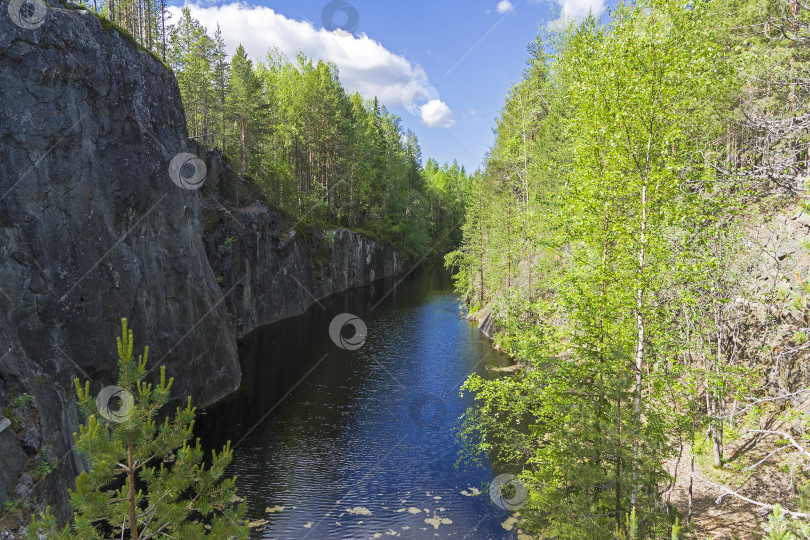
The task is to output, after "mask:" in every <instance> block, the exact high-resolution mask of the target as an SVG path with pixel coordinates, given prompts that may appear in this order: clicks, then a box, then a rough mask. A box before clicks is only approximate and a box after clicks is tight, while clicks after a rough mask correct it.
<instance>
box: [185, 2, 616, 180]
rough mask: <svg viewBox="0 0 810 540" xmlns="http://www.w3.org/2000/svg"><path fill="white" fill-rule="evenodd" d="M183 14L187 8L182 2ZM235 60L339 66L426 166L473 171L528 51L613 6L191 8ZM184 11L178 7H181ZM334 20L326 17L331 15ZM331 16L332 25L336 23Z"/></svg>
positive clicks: (203, 5)
mask: <svg viewBox="0 0 810 540" xmlns="http://www.w3.org/2000/svg"><path fill="white" fill-rule="evenodd" d="M175 5H176V6H179V5H183V4H182V3H175ZM186 5H187V6H188V7H189V8H190V9H191V12H192V16H194V17H195V18H197V19H199V20H200V21H201V22H202V23H203V25H205V26H206V27H207V28H208V30H209V33H213V31H214V29H215V28H216V24H217V23H219V24H220V25H221V27H222V31H223V37H224V38H225V41H226V44H227V46H228V52H229V53H231V54H232V53H233V51H234V50H235V49H236V47H237V45H239V43H242V44H244V46H245V48H246V50H247V52H248V55H249V56H250V57H251V58H252V59H254V60H260V59H262V58H263V57H264V56H265V54H266V51H267V49H268V47H269V46H270V45H275V46H277V47H278V48H279V49H280V50H282V52H284V53H285V54H287V55H288V56H290V57H294V54H295V51H297V50H303V52H304V53H306V54H307V55H308V56H310V57H315V58H319V59H323V60H329V61H333V62H335V63H336V64H337V65H338V68H339V69H340V76H341V81H342V82H343V84H344V86H345V87H347V89H348V90H350V91H354V90H357V91H359V92H360V93H361V94H363V95H364V96H365V97H372V96H373V95H377V96H379V97H380V99H381V101H382V102H383V103H384V104H385V105H386V106H387V107H388V109H389V110H390V111H391V112H393V113H394V114H397V115H399V116H400V117H401V118H402V123H403V126H404V127H405V128H408V129H411V130H413V131H414V132H415V133H416V135H417V137H418V138H419V142H420V144H421V146H422V156H423V161H427V158H429V157H432V158H434V159H437V160H438V161H439V162H445V161H448V162H450V161H453V160H458V162H459V163H461V164H462V165H464V166H465V167H466V168H467V170H468V171H470V172H472V171H473V170H475V169H476V168H478V167H479V166H480V165H481V164H482V160H483V158H484V155H485V153H486V151H487V150H488V148H489V147H490V145H491V144H492V141H493V134H492V128H493V126H494V125H495V119H496V118H497V115H498V112H499V110H500V107H501V106H502V104H503V100H504V96H505V95H506V92H507V90H508V89H509V87H510V86H511V85H512V84H513V83H514V82H515V81H517V80H518V79H519V77H520V74H521V72H522V71H523V68H524V65H525V61H526V58H527V55H528V53H527V51H526V47H527V45H528V44H529V43H530V42H532V41H533V40H534V38H535V36H536V35H537V33H538V30H539V29H540V28H541V27H544V26H545V25H548V24H549V23H551V22H552V21H554V20H555V19H557V18H559V17H560V16H567V17H571V18H581V17H582V16H584V15H585V14H587V12H588V11H589V10H593V11H594V12H595V13H599V14H601V15H603V16H605V17H606V16H607V14H606V6H607V5H615V1H611V0H511V1H510V0H466V1H464V0H436V1H433V2H429V1H424V2H423V1H411V2H383V1H380V0H377V1H366V0H338V1H337V2H336V1H327V0H298V1H295V2H290V1H286V2H281V1H274V0H256V1H253V0H248V1H243V2H222V1H213V2H212V1H211V0H198V1H197V2H196V3H195V2H186ZM175 10H176V8H175ZM324 14H325V16H324ZM330 15H331V16H330Z"/></svg>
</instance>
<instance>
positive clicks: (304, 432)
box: [197, 268, 511, 539]
mask: <svg viewBox="0 0 810 540" xmlns="http://www.w3.org/2000/svg"><path fill="white" fill-rule="evenodd" d="M394 283H395V282H394V281H393V280H387V281H381V282H377V283H376V284H375V285H373V286H371V287H366V288H363V289H357V290H353V291H349V292H347V293H344V294H340V295H337V296H335V297H333V298H330V299H327V300H321V301H320V303H321V304H322V306H323V307H319V306H317V305H316V306H313V308H311V309H310V310H309V311H308V312H307V313H306V314H305V315H302V316H300V317H296V318H293V319H287V320H285V321H281V322H279V323H276V324H273V325H270V326H267V327H264V328H261V329H259V330H257V331H255V332H254V333H253V334H252V335H251V336H248V338H246V339H245V340H244V342H243V343H242V344H241V345H240V357H241V360H242V365H243V370H244V375H243V380H242V387H241V388H240V390H239V391H238V392H237V393H236V394H234V395H233V396H231V397H230V398H229V399H228V400H226V401H225V402H223V403H222V404H220V405H218V406H216V407H212V408H209V410H207V411H205V412H206V414H205V415H204V416H202V417H201V418H200V422H199V425H198V429H197V432H198V435H200V436H201V437H203V440H204V441H205V442H206V444H207V445H208V446H212V447H218V446H221V445H222V444H223V443H224V442H225V441H226V440H228V439H230V440H231V441H233V442H234V443H237V442H238V445H237V446H236V449H235V458H234V463H233V464H232V466H231V470H232V473H233V474H236V475H238V477H239V480H238V487H239V492H240V494H241V495H242V496H245V497H246V498H247V502H248V509H249V510H248V511H249V517H250V519H251V520H267V525H266V526H265V527H264V528H263V529H261V530H259V531H258V532H257V533H256V537H257V538H313V539H315V538H318V539H319V538H381V537H382V538H385V537H400V538H425V537H435V536H439V537H453V538H510V537H511V535H510V534H511V533H508V532H507V531H506V530H504V529H503V527H502V526H501V523H502V522H503V521H505V520H506V518H507V517H508V514H507V513H506V512H505V511H503V510H500V509H499V508H497V507H495V506H494V505H493V504H492V503H491V501H490V500H489V497H488V496H487V495H486V487H487V483H488V482H489V481H490V480H491V479H492V478H493V477H494V476H496V474H497V472H495V473H493V472H492V471H491V470H489V469H488V468H483V467H481V468H461V469H457V468H456V466H455V463H456V460H457V458H458V452H459V445H458V442H457V440H456V437H455V432H454V430H455V429H456V428H457V427H458V418H459V416H460V415H461V414H462V413H463V412H464V410H465V408H466V407H467V406H468V405H469V401H468V400H466V399H461V398H460V397H459V395H458V388H459V386H460V385H461V383H462V382H463V381H464V379H465V378H466V377H467V375H468V374H469V373H470V372H472V371H473V370H477V371H479V372H484V371H485V369H484V367H485V366H486V365H499V366H500V365H505V362H506V361H505V359H504V358H503V357H502V356H501V355H500V354H498V353H496V352H493V351H492V349H491V348H490V347H489V344H488V343H487V342H486V341H485V340H484V339H483V338H482V337H481V336H480V334H479V333H478V331H477V329H476V328H475V326H474V325H472V324H470V323H469V322H467V321H466V320H465V319H464V318H463V314H462V313H461V307H460V305H459V301H458V300H457V298H455V296H454V295H453V294H452V288H451V283H450V280H449V276H447V274H446V273H445V272H444V271H442V270H441V269H435V268H434V269H430V270H425V271H423V272H421V273H419V274H417V275H416V276H411V277H409V278H408V279H406V280H405V281H404V282H403V283H400V284H399V285H398V286H397V287H396V288H395V289H394V292H390V291H391V289H392V287H393V285H394ZM381 300H382V301H381ZM341 313H351V314H354V315H356V316H357V317H359V318H360V319H361V320H362V321H363V322H364V323H365V325H366V327H367V335H366V338H365V342H364V343H363V345H362V346H361V347H360V348H357V349H356V350H347V349H345V348H341V347H339V346H338V345H336V344H335V342H334V341H333V340H332V339H330V335H329V326H330V322H331V321H332V320H333V318H334V317H335V316H337V315H339V314H341ZM346 337H348V338H350V337H351V335H347V336H346ZM478 491H480V492H481V493H482V495H480V496H471V494H473V493H476V492H478Z"/></svg>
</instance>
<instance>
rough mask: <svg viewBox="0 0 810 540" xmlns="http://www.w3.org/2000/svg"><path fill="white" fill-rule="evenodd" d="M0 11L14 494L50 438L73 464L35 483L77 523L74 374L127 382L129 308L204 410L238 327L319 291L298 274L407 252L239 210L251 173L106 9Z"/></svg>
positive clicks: (220, 389)
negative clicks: (188, 155)
mask: <svg viewBox="0 0 810 540" xmlns="http://www.w3.org/2000/svg"><path fill="white" fill-rule="evenodd" d="M2 11H3V13H0V95H2V98H0V406H2V407H4V408H8V407H7V405H8V404H10V403H11V402H13V401H15V400H17V401H18V402H19V398H20V397H25V396H26V395H27V394H28V395H30V396H32V399H30V400H23V401H22V404H21V405H20V406H19V407H17V409H22V410H21V411H20V421H19V424H18V425H17V426H16V431H15V429H12V428H11V427H7V428H6V429H5V430H4V431H2V432H0V449H2V453H0V470H1V471H2V474H0V502H2V497H4V496H5V497H8V496H12V494H14V493H15V491H16V487H17V485H18V483H19V482H20V478H23V477H26V476H25V473H24V470H23V469H24V467H26V463H25V458H26V451H28V452H29V453H33V454H37V453H42V452H41V449H45V448H47V449H48V453H49V454H51V455H53V456H56V457H59V458H60V461H59V466H58V467H57V468H56V470H55V472H53V473H52V474H50V475H47V476H46V477H45V478H35V481H34V482H32V483H31V484H30V485H29V486H27V487H26V489H25V490H23V494H24V495H25V496H26V497H29V498H30V497H32V498H36V499H37V500H39V501H41V502H42V503H43V505H44V503H47V504H50V505H52V506H54V511H55V512H56V513H57V514H58V515H61V516H66V515H68V511H69V507H68V505H67V488H68V487H71V486H72V485H73V479H74V477H75V475H76V474H77V471H79V470H81V469H82V467H83V463H82V461H81V458H80V457H79V456H77V455H75V454H74V453H73V451H72V442H73V439H72V433H73V432H74V431H75V430H76V426H77V424H78V423H79V422H80V421H81V418H80V416H79V414H78V410H77V408H76V406H75V399H74V389H73V378H74V377H79V378H81V379H82V380H90V381H91V389H92V391H94V392H97V391H99V390H100V389H101V388H103V387H105V386H108V385H111V384H114V383H115V381H116V378H117V373H116V360H117V354H116V349H115V339H114V338H115V336H116V335H117V333H118V332H120V326H119V325H120V319H121V317H127V318H128V319H129V321H130V326H131V328H133V330H134V331H135V339H136V344H135V348H136V350H142V348H143V346H144V345H146V344H148V345H149V347H150V353H149V366H152V367H156V366H159V365H164V364H165V365H166V366H167V374H168V375H169V376H173V377H174V378H175V383H174V386H173V395H174V396H179V397H182V396H185V395H191V396H192V398H193V401H194V403H195V405H197V406H205V405H208V404H211V403H213V402H215V401H217V400H219V399H221V398H222V397H224V396H225V395H227V394H229V393H230V392H232V391H234V390H235V389H236V388H237V387H238V386H239V383H240V377H241V372H240V368H239V360H238V355H237V347H236V337H237V335H244V334H245V333H247V332H249V331H250V330H251V329H252V328H253V327H255V326H257V325H260V324H265V323H268V322H272V321H274V320H277V319H279V318H281V317H285V316H289V315H293V314H296V313H300V312H301V311H303V310H304V309H305V308H306V307H307V306H308V305H310V304H311V303H312V302H313V300H312V299H311V298H309V296H308V294H307V293H306V292H305V291H304V289H303V288H299V287H297V286H296V284H295V280H298V281H300V283H302V284H303V285H304V286H305V287H306V289H308V290H310V291H311V292H312V293H313V294H314V295H316V296H318V295H325V294H329V293H332V292H335V291H337V290H341V289H345V288H347V287H352V286H357V285H362V284H365V283H368V282H370V281H371V280H373V279H375V278H380V277H384V276H386V275H392V274H393V273H394V272H396V271H397V270H398V269H399V268H400V263H398V262H397V261H396V258H395V257H396V255H395V253H394V251H393V248H391V247H390V246H387V245H383V244H381V243H379V242H376V241H373V240H370V239H367V238H364V237H362V236H360V235H357V234H354V233H350V232H348V231H343V230H337V231H327V232H325V233H317V232H313V231H310V232H305V231H302V230H296V234H295V238H292V234H293V233H292V231H291V230H289V228H282V227H281V225H280V222H281V221H280V219H281V218H280V216H278V215H277V213H275V212H273V211H271V210H269V209H267V208H266V207H265V206H263V205H262V204H261V203H254V202H253V201H248V203H249V204H248V205H247V206H246V207H245V208H241V209H239V210H236V209H234V208H229V206H230V204H231V203H230V200H231V196H232V195H238V194H239V192H238V188H239V185H240V182H244V181H243V180H241V179H239V178H238V177H237V176H236V175H235V174H234V173H233V171H231V170H230V169H229V168H228V167H227V166H226V165H225V164H224V163H223V162H222V160H221V159H219V161H216V160H215V159H214V157H216V156H217V155H216V154H215V153H213V152H207V151H206V150H205V149H201V148H200V147H199V146H198V145H197V144H196V143H195V142H194V141H191V140H189V139H188V138H187V134H186V128H185V118H184V113H183V109H182V103H181V100H180V95H179V91H178V87H177V82H176V80H175V78H174V76H173V75H172V74H171V73H170V72H169V71H168V70H167V69H166V68H165V67H164V66H163V65H161V64H160V63H159V62H157V61H156V60H155V59H153V58H151V57H150V55H148V54H147V53H145V52H141V51H138V50H137V48H136V47H135V46H134V45H133V44H132V43H130V42H129V41H127V40H126V39H125V38H124V37H122V36H121V35H120V34H119V33H118V32H116V31H106V30H104V29H102V27H101V24H100V22H99V21H98V19H96V17H94V16H93V15H92V14H90V13H88V12H86V11H83V10H68V9H62V8H60V7H58V6H57V7H48V9H47V14H46V18H45V21H44V23H43V24H42V25H41V26H40V27H38V28H34V29H24V28H21V27H19V26H17V25H15V24H14V23H13V22H12V20H11V19H10V18H9V17H7V16H6V13H5V11H6V7H5V6H4V7H3V8H2ZM181 152H194V153H197V154H198V155H203V156H206V159H207V160H208V161H209V175H208V178H207V179H206V186H205V188H204V189H202V190H197V191H195V190H186V189H183V188H181V187H178V186H177V185H175V184H174V183H173V182H172V180H171V178H170V176H169V173H168V166H169V163H170V161H171V160H172V158H173V157H174V156H175V155H177V154H178V153H181ZM209 153H210V154H211V157H209V156H208V154H209ZM214 161H216V163H214ZM229 190H230V191H229ZM242 202H243V203H244V202H246V199H244V198H243V199H242ZM234 217H235V218H236V219H233V218H234ZM204 223H205V225H206V230H205V233H204V230H203V228H204ZM231 236H232V237H234V240H233V241H231V242H230V243H229V244H228V246H227V248H226V249H220V248H219V246H220V245H221V244H222V243H224V242H225V240H227V238H228V237H231ZM209 259H210V261H209ZM212 265H213V270H212ZM217 278H219V281H220V282H221V283H218V281H217ZM152 375H155V373H154V372H153V373H152ZM9 414H10V413H9ZM37 459H38V456H37V455H32V456H30V457H29V458H28V465H27V466H28V467H30V466H31V464H32V463H36V460H37ZM26 478H28V477H26Z"/></svg>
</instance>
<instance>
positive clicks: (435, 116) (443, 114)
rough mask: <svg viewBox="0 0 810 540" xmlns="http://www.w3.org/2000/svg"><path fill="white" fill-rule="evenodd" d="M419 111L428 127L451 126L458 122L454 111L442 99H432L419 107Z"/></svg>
mask: <svg viewBox="0 0 810 540" xmlns="http://www.w3.org/2000/svg"><path fill="white" fill-rule="evenodd" d="M419 112H420V113H421V115H422V123H424V124H425V125H426V126H427V127H442V128H449V127H451V126H452V125H453V124H455V123H456V120H455V119H454V118H453V111H451V110H450V107H448V106H447V104H446V103H445V102H444V101H442V100H440V99H431V100H430V101H428V102H427V103H425V104H424V105H422V106H421V107H419Z"/></svg>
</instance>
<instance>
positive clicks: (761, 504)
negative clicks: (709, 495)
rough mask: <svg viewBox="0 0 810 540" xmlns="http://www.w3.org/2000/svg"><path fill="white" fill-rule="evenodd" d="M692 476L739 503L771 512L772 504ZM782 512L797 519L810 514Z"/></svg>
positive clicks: (696, 475)
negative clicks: (737, 500)
mask: <svg viewBox="0 0 810 540" xmlns="http://www.w3.org/2000/svg"><path fill="white" fill-rule="evenodd" d="M692 476H693V477H694V478H697V479H698V480H700V481H702V482H704V483H706V484H709V485H710V486H712V487H714V488H716V489H721V490H723V491H724V492H725V494H724V495H731V496H732V497H736V498H737V499H740V500H741V501H745V502H747V503H748V504H753V505H754V506H759V507H760V508H767V509H768V510H773V507H774V505H772V504H769V503H764V502H760V501H755V500H753V499H749V498H748V497H746V496H745V495H740V494H739V493H737V492H736V491H734V490H733V489H731V488H728V487H726V486H724V485H721V484H715V483H714V482H711V481H709V480H706V479H705V478H703V477H702V476H700V475H699V474H697V473H692ZM722 498H723V495H721V496H720V497H718V499H717V501H718V502H719V501H720V499H722ZM782 511H783V512H784V513H785V514H788V515H790V516H793V517H797V518H810V514H805V513H804V512H794V511H792V510H787V509H786V508H784V507H782Z"/></svg>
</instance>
